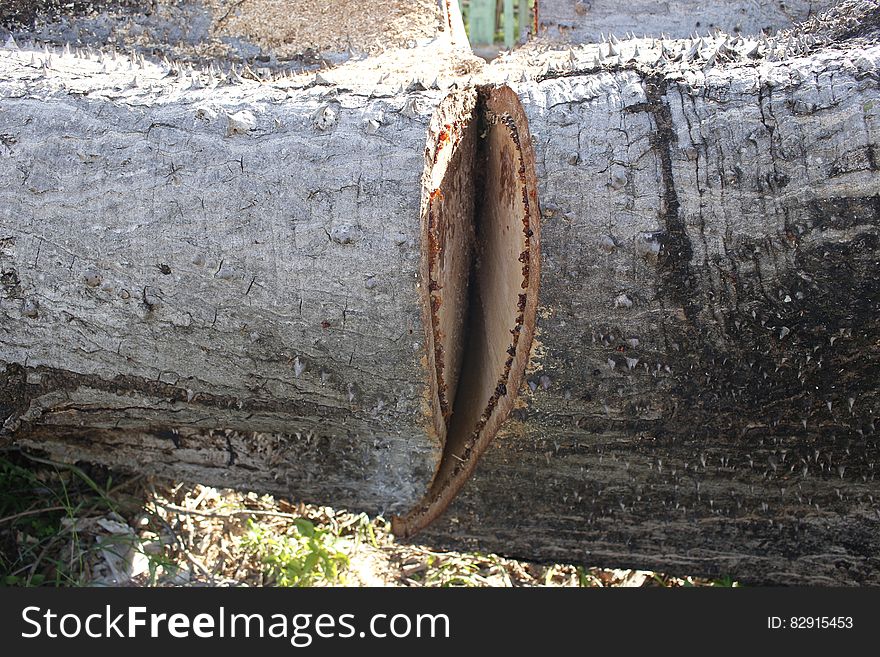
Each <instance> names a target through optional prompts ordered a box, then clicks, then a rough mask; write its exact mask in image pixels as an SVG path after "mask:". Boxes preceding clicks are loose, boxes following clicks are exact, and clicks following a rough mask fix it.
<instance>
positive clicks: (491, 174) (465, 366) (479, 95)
mask: <svg viewBox="0 0 880 657" xmlns="http://www.w3.org/2000/svg"><path fill="white" fill-rule="evenodd" d="M425 159H426V166H425V175H424V177H423V188H424V189H423V202H422V237H423V249H422V278H423V285H424V289H425V294H424V314H425V326H426V331H427V333H428V334H427V336H426V338H427V344H428V345H429V349H428V352H429V354H428V358H429V363H430V368H429V369H430V370H431V372H432V376H433V381H432V384H433V385H432V391H433V395H432V397H433V399H432V401H433V406H434V408H433V411H434V425H435V429H436V431H437V434H438V435H439V436H440V437H441V440H442V442H443V446H444V447H443V457H442V459H441V461H440V463H439V466H438V468H437V471H436V473H435V476H434V479H433V482H432V485H431V487H430V489H429V491H428V493H427V495H426V496H425V498H424V499H423V500H422V501H421V503H420V504H419V505H418V506H417V507H416V508H415V509H413V510H412V511H410V513H408V514H407V515H405V516H403V517H398V518H394V519H393V527H394V531H395V533H397V534H398V535H403V536H410V535H412V534H414V533H415V532H417V531H418V530H420V529H421V528H423V527H425V526H427V525H428V524H429V523H430V522H431V521H432V520H434V519H435V518H436V517H437V516H439V515H440V514H441V513H442V512H443V510H444V509H445V508H446V507H447V506H448V504H449V503H450V502H451V501H452V499H453V498H454V497H455V495H456V493H457V492H458V491H459V490H460V489H461V487H462V486H463V485H464V484H465V482H466V481H467V479H468V477H469V476H470V475H471V473H472V472H473V470H474V468H475V467H476V464H477V461H478V459H479V457H480V455H481V454H482V453H483V452H484V451H485V449H486V448H487V447H488V445H489V443H490V442H491V441H492V439H493V437H494V436H495V434H496V433H497V432H498V429H499V428H500V426H501V424H502V423H503V422H504V420H505V418H506V417H507V415H508V414H509V413H510V411H511V409H512V408H513V404H514V401H515V399H516V394H517V391H518V390H519V387H520V384H521V382H522V378H523V374H524V372H525V368H526V364H527V363H528V359H529V350H530V348H531V344H532V338H533V336H534V328H535V316H536V311H537V302H538V284H539V278H540V239H539V233H540V230H539V229H540V227H539V216H540V212H539V210H538V198H537V180H536V176H535V157H534V151H533V149H532V143H531V136H530V133H529V129H528V122H527V120H526V117H525V113H524V111H523V109H522V106H521V105H520V102H519V99H518V98H517V96H516V94H515V93H514V92H513V91H512V90H511V89H510V88H509V87H505V86H501V87H495V86H483V87H479V88H477V89H476V90H465V91H460V92H455V93H453V94H451V95H450V96H449V97H447V98H446V100H445V101H444V102H443V103H442V104H441V105H440V107H439V108H438V110H437V113H436V115H435V117H434V121H433V122H432V126H431V130H430V134H429V139H428V147H427V149H426V153H425Z"/></svg>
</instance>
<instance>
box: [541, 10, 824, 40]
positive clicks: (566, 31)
mask: <svg viewBox="0 0 880 657" xmlns="http://www.w3.org/2000/svg"><path fill="white" fill-rule="evenodd" d="M834 4H835V0H785V2H742V1H741V2H730V0H716V1H712V0H629V1H628V2H620V0H540V1H539V2H538V36H539V37H540V38H542V39H545V40H550V41H562V42H565V43H598V42H599V41H601V40H602V39H603V36H604V37H606V38H607V37H608V36H609V35H610V34H612V33H613V34H616V35H617V36H618V37H620V38H623V35H625V34H630V33H631V32H632V33H635V34H636V35H638V36H642V35H645V34H647V35H648V36H656V37H659V36H661V35H665V36H667V37H670V38H673V39H676V38H687V37H689V36H691V35H692V34H694V33H695V32H696V33H698V34H706V33H707V32H709V31H712V30H723V31H724V32H727V33H728V34H739V33H742V34H758V33H759V32H761V31H762V30H763V31H764V32H766V33H768V34H772V33H774V32H776V31H777V30H782V29H785V28H788V27H790V26H791V25H793V24H794V23H799V22H801V21H804V20H806V19H807V18H809V17H811V16H813V15H815V14H817V13H821V12H822V11H825V10H826V9H828V8H829V7H831V6H832V5H834Z"/></svg>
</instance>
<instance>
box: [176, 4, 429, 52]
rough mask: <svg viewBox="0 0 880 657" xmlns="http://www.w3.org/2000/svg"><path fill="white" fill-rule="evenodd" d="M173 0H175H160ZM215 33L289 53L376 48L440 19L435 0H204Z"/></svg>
mask: <svg viewBox="0 0 880 657" xmlns="http://www.w3.org/2000/svg"><path fill="white" fill-rule="evenodd" d="M162 1H163V2H173V0H162ZM205 4H206V6H208V7H209V8H210V9H211V10H212V12H213V14H214V31H215V33H216V34H217V35H221V36H230V37H239V38H246V39H248V40H249V41H252V42H253V43H255V44H257V45H259V46H261V47H263V48H264V49H266V50H273V51H275V53H276V54H277V55H278V56H279V57H285V56H287V57H289V56H291V55H294V54H299V53H302V52H305V51H307V50H314V51H318V52H324V51H335V52H344V51H346V50H352V51H354V52H364V53H375V52H379V51H382V50H387V49H389V48H401V47H414V46H415V45H417V43H418V42H419V41H423V40H425V39H432V38H434V36H435V35H436V33H437V30H438V28H439V27H440V26H441V25H442V21H441V15H440V10H439V6H438V4H437V2H436V1H435V0H334V1H333V2H314V1H313V0H205Z"/></svg>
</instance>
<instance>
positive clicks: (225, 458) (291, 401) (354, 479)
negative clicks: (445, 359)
mask: <svg viewBox="0 0 880 657" xmlns="http://www.w3.org/2000/svg"><path fill="white" fill-rule="evenodd" d="M31 56H32V53H27V52H23V51H22V52H12V51H7V52H5V53H4V54H3V64H2V65H3V67H4V77H3V81H2V82H0V85H2V87H0V95H2V97H3V98H4V100H3V103H2V107H0V126H2V127H0V133H2V134H3V139H4V141H3V147H2V148H3V155H4V156H3V157H2V158H0V178H2V180H3V181H4V182H3V185H2V187H0V207H2V210H0V235H2V242H0V244H2V249H0V253H2V256H0V258H2V271H3V274H2V276H3V278H2V280H3V294H2V300H0V313H2V338H0V341H2V352H0V353H2V357H0V358H2V361H3V362H2V365H0V368H2V369H3V370H5V377H4V380H3V383H2V389H3V394H2V404H3V412H2V416H3V419H4V420H6V424H5V429H6V430H15V429H17V428H19V427H21V426H24V427H28V426H33V425H41V426H43V427H50V426H52V427H54V430H53V431H52V434H53V435H54V436H55V437H56V439H57V438H59V437H63V436H64V435H65V431H66V430H68V429H69V430H71V431H72V432H73V433H72V434H70V436H71V440H70V442H69V444H68V448H69V449H70V452H69V456H70V457H71V458H86V459H87V458H95V459H97V460H102V461H109V462H110V463H111V464H120V465H122V464H126V463H128V464H130V463H132V462H137V463H139V464H141V465H143V466H144V467H145V468H146V469H147V470H149V471H154V472H157V471H163V469H164V468H165V467H166V465H167V463H166V462H167V461H168V460H169V458H173V460H174V461H175V462H177V463H178V466H168V467H171V469H172V470H174V469H175V467H177V469H181V470H182V471H183V472H188V471H192V472H195V470H194V468H196V466H197V465H198V466H200V467H204V468H207V470H206V471H205V473H204V474H205V476H206V477H207V479H208V480H209V481H215V482H218V483H222V482H223V481H227V482H230V483H232V482H234V483H236V484H237V485H252V486H254V487H255V488H265V487H267V486H270V487H280V488H288V487H289V488H290V490H297V489H302V490H303V492H304V493H305V494H306V495H308V496H309V497H315V498H322V497H323V498H326V499H336V498H338V499H340V501H341V502H344V503H346V504H353V505H355V506H366V507H369V508H372V509H373V510H383V509H384V510H388V509H405V508H408V507H409V506H410V505H412V503H414V501H415V500H417V499H418V497H419V496H420V495H421V494H422V493H423V491H424V490H425V488H426V487H427V484H428V483H429V482H430V479H431V476H432V475H433V471H434V468H435V466H436V459H437V456H438V455H437V451H438V450H439V449H440V447H441V446H440V445H439V444H437V440H436V436H434V433H433V429H432V428H431V426H430V424H431V423H430V417H429V415H428V414H427V413H426V412H425V406H426V404H427V395H428V392H427V389H426V386H427V385H428V381H429V377H428V375H427V370H426V365H425V362H424V350H423V345H424V335H423V334H424V330H423V326H422V322H421V316H420V311H421V302H420V297H419V290H418V283H419V280H418V274H419V263H420V259H419V244H420V234H419V223H418V221H417V220H414V218H416V219H417V217H418V216H419V204H420V197H421V176H422V172H423V155H422V153H423V149H424V147H425V139H426V135H427V134H428V120H429V119H430V116H431V108H432V107H433V105H435V104H436V102H437V101H438V100H439V98H440V97H442V93H441V92H439V91H423V92H418V93H415V92H414V93H412V94H410V95H409V96H401V97H387V98H371V97H368V95H364V94H359V93H355V92H352V93H345V92H339V91H338V90H336V89H333V90H330V89H328V88H327V87H322V86H314V85H313V86H310V87H309V88H305V89H296V88H294V87H293V86H290V85H289V86H288V88H287V89H285V88H283V87H281V86H277V85H276V86H274V87H266V86H263V87H261V86H260V85H258V84H255V83H247V82H242V83H238V84H236V85H234V86H230V85H227V86H220V87H217V86H214V87H213V88H204V89H194V88H192V86H191V85H192V78H190V77H188V76H185V75H182V76H181V79H180V80H178V81H177V83H175V82H171V81H166V80H165V79H163V77H162V76H164V75H165V73H166V71H164V70H161V69H159V68H158V67H154V66H152V65H150V64H146V65H145V67H144V68H143V69H141V68H138V67H135V70H134V71H132V72H129V71H128V70H127V69H128V67H129V64H128V63H127V62H123V61H122V60H121V59H120V60H119V61H118V62H112V60H110V58H109V57H108V61H107V62H106V63H103V64H102V63H99V62H98V61H95V60H89V62H88V65H87V64H86V63H85V62H83V61H82V60H77V59H76V58H75V57H74V56H72V55H63V54H56V55H55V57H54V59H55V61H54V63H52V64H51V66H52V67H53V68H51V69H49V70H48V72H47V73H46V74H45V75H44V74H43V73H42V72H41V71H42V69H41V68H40V67H39V66H31V65H30V64H29V61H30V58H31ZM41 57H42V58H43V59H47V58H48V56H45V55H42V56H41ZM65 67H70V68H69V69H67V68H65ZM89 67H91V68H92V69H94V70H93V72H92V74H91V75H89V76H87V77H85V78H82V79H81V80H80V82H81V84H83V85H84V86H85V87H87V89H84V91H83V92H77V89H76V86H77V83H76V82H71V83H70V84H68V81H69V80H68V75H69V71H70V70H75V71H79V72H83V71H84V70H86V71H87V70H88V68H89ZM101 67H106V68H108V73H100V72H98V71H99V70H100V68H101ZM117 69H119V70H117ZM196 77H198V76H196ZM135 78H137V81H136V86H134V83H133V82H132V81H133V80H134V79H135ZM215 82H216V81H215ZM328 92H329V93H328ZM7 417H8V418H9V419H8V420H7V419H6V418H7ZM61 427H64V428H65V430H64V431H61ZM77 427H84V428H89V429H96V430H99V431H100V432H101V433H100V439H99V438H95V437H93V436H89V435H87V434H86V433H84V432H78V431H76V428H77ZM200 428H211V429H217V428H224V429H239V430H247V431H261V432H283V433H285V434H287V435H288V437H286V438H283V439H282V438H269V437H266V438H265V439H264V438H255V439H254V440H253V441H252V442H251V443H247V444H245V443H241V444H237V443H236V441H235V440H232V439H230V440H226V439H222V440H216V441H208V442H207V443H203V442H202V441H201V440H200V439H197V438H193V437H191V434H192V433H194V432H196V431H198V430H199V429H200ZM171 429H173V430H174V431H175V432H176V433H172V432H171V431H169V430H171ZM44 431H45V429H44ZM38 434H39V431H38V432H37V434H35V435H38ZM61 441H62V442H63V441H64V439H63V438H61ZM108 443H109V445H112V446H113V449H112V451H110V452H109V453H108V452H107V450H108V446H109V445H108ZM29 444H30V445H39V444H41V439H40V438H36V437H35V438H32V439H31V442H30V443H29ZM172 451H173V452H174V456H173V457H169V456H168V454H169V453H170V452H172ZM318 455H320V456H318ZM228 467H230V468H232V469H234V470H236V472H237V474H235V475H228V474H226V473H225V470H226V469H227V468H228ZM215 468H216V471H215V470H214V469H215ZM199 476H202V475H201V473H200V474H199Z"/></svg>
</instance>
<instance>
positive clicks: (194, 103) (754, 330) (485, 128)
mask: <svg viewBox="0 0 880 657" xmlns="http://www.w3.org/2000/svg"><path fill="white" fill-rule="evenodd" d="M434 56H435V58H436V59H437V60H438V61H442V62H445V63H443V65H439V64H438V65H435V64H433V63H432V64H423V65H422V68H421V69H419V71H418V75H417V77H418V79H417V80H415V81H414V80H413V75H414V74H413V70H412V69H411V68H410V69H407V67H405V66H397V67H396V68H395V62H394V60H393V58H392V59H387V60H385V61H384V63H382V62H380V63H369V62H367V63H363V64H350V65H347V66H345V67H340V68H338V69H335V70H334V71H331V72H329V73H327V72H325V73H321V74H319V75H317V76H312V77H310V78H308V80H307V81H305V80H304V79H303V78H297V79H294V80H281V81H275V82H272V83H264V84H257V83H253V82H250V81H248V80H242V81H237V82H236V83H235V84H233V85H223V86H216V80H213V81H212V79H211V78H210V77H209V76H204V75H201V74H199V75H194V74H193V73H191V72H188V71H186V70H185V69H174V70H173V71H171V70H168V69H155V68H153V67H152V66H151V65H148V64H147V65H145V67H144V68H141V67H139V66H135V67H134V70H131V71H130V70H129V64H128V63H127V62H124V63H122V64H121V65H119V64H118V62H113V60H112V58H110V59H109V60H108V61H106V62H100V61H95V59H94V58H92V59H88V60H83V59H77V58H76V57H75V56H74V55H69V56H68V55H63V54H58V53H56V54H55V55H54V58H53V61H52V62H49V63H48V65H47V62H46V61H45V56H44V55H39V54H38V55H35V56H34V57H35V61H34V62H33V63H30V57H31V53H22V52H18V51H16V52H9V53H5V54H4V55H3V58H2V59H0V67H2V69H0V70H2V74H0V95H2V97H3V98H4V100H3V104H2V106H0V132H2V133H3V135H4V136H3V144H4V146H3V148H4V157H3V158H2V159H0V179H2V180H3V181H4V186H3V187H2V191H0V207H2V210H0V230H2V234H0V237H2V240H3V241H2V242H0V244H2V249H0V253H2V259H3V260H2V267H3V285H4V294H3V298H2V299H0V313H2V315H0V316H2V328H3V330H2V333H0V367H2V368H4V371H5V379H3V382H2V384H0V404H2V406H3V407H4V412H3V417H4V418H7V419H6V420H5V425H4V431H5V433H6V435H7V436H9V437H11V439H13V440H16V441H17V442H18V443H19V444H20V445H22V446H25V447H27V448H32V449H41V450H44V451H47V452H49V453H51V454H53V455H55V456H56V457H59V458H67V459H85V460H94V461H98V462H103V463H107V464H109V465H116V466H124V467H129V468H137V469H141V470H143V471H147V472H156V473H161V474H164V475H166V476H179V477H183V478H186V479H195V480H200V481H205V482H209V483H217V484H223V485H230V486H243V487H249V488H253V489H257V490H267V491H273V492H281V493H285V494H290V495H293V496H297V497H300V498H306V499H312V500H317V501H322V502H326V503H332V504H336V505H349V506H353V507H357V508H363V509H367V510H371V511H377V510H378V511H393V512H396V513H397V514H398V516H397V517H396V519H395V527H396V530H397V531H398V532H399V533H400V534H402V535H412V534H414V533H416V532H419V531H423V533H422V534H420V535H419V536H420V540H422V538H421V537H423V536H427V537H429V538H431V539H432V540H434V541H436V542H438V543H445V544H451V545H462V544H476V545H478V546H479V547H480V548H481V549H484V550H487V549H488V550H496V551H500V552H503V553H506V554H511V555H516V556H524V557H528V558H533V559H565V560H576V561H584V562H589V563H593V564H603V563H605V564H612V563H613V564H616V565H620V564H628V565H637V566H638V565H641V566H646V567H652V568H657V569H663V570H666V571H671V572H690V573H694V574H697V573H707V574H711V573H720V574H728V575H734V576H738V577H744V578H750V579H754V580H760V581H792V580H794V579H799V580H801V581H807V580H812V581H828V582H830V581H832V580H833V581H835V582H839V583H840V582H864V581H877V580H878V573H880V569H878V561H877V556H876V555H877V554H878V548H880V545H878V543H880V538H878V536H880V532H878V531H877V530H878V520H880V514H878V507H877V503H876V501H875V500H876V498H877V495H878V494H880V491H878V485H877V483H876V481H875V472H874V469H875V463H876V461H877V456H878V447H877V440H876V435H875V426H874V421H875V418H876V417H877V415H878V408H880V400H878V385H877V382H878V377H877V373H878V372H877V370H878V365H877V364H878V353H877V352H878V349H880V347H878V345H880V335H878V326H877V322H876V317H877V312H878V305H880V294H878V290H880V285H878V283H877V281H876V276H875V272H876V266H877V253H878V247H880V244H878V225H877V224H878V218H880V201H878V196H877V189H878V188H877V181H878V174H877V168H878V166H877V162H878V157H880V153H878V132H877V131H878V127H877V126H878V116H880V115H878V112H880V93H878V84H877V82H878V73H877V71H878V61H880V46H878V45H877V43H876V39H875V38H874V37H871V36H870V35H869V36H868V37H865V38H858V39H851V40H840V41H837V42H835V43H834V47H833V48H826V47H822V45H821V40H820V41H819V42H817V41H816V39H815V38H813V37H809V38H808V36H801V37H800V39H799V40H794V41H791V40H789V41H787V42H777V41H772V42H768V41H766V40H762V39H758V40H751V39H739V40H730V39H727V38H726V37H716V38H707V39H701V40H698V41H695V42H692V41H674V42H673V41H652V40H639V41H631V42H618V43H611V44H604V45H602V46H595V45H593V46H585V47H583V48H579V49H577V50H575V51H570V52H550V53H542V54H539V53H537V52H534V51H525V52H524V53H521V54H517V55H513V56H510V57H507V58H503V59H502V60H500V61H499V62H497V63H494V64H493V65H492V66H490V67H486V68H485V69H483V70H480V69H479V67H478V66H476V65H475V64H474V63H473V62H472V61H471V60H469V59H467V58H466V57H462V56H453V55H452V54H451V52H445V54H444V53H439V54H438V53H434ZM421 59H422V60H423V61H425V60H429V59H430V58H429V57H423V58H421ZM398 64H399V63H398ZM103 67H106V68H107V69H108V70H107V71H106V72H103V71H102V68H103ZM120 68H121V69H122V70H119V69H120ZM168 74H170V75H168ZM134 76H140V79H139V80H137V81H135V82H134V83H132V78H133V77H134ZM468 76H472V77H470V78H468ZM453 81H455V83H456V87H457V88H455V89H453V88H450V85H451V84H452V83H453ZM500 83H507V84H508V85H509V86H510V89H507V88H505V87H501V86H497V85H498V84H500ZM206 86H207V87H209V89H205V88H199V87H206ZM434 87H436V88H434ZM517 96H518V99H517ZM520 101H521V103H522V105H521V107H520ZM539 201H540V207H539ZM539 217H540V220H539ZM539 273H540V280H539ZM539 282H540V289H538V287H537V286H538V284H539ZM533 333H534V335H535V338H534V344H532V334H533ZM529 354H530V361H529V362H528V364H527V362H526V360H527V356H528V355H529ZM508 415H509V417H508ZM499 427H501V430H500V433H499V434H498V435H497V436H495V431H496V430H497V429H498V428H499ZM207 430H215V431H213V432H211V433H206V431H207ZM221 430H222V431H221ZM493 437H494V442H492V440H493ZM490 442H491V443H492V444H491V446H489V445H490ZM487 448H488V449H487ZM484 452H485V455H484V456H483V458H482V460H479V459H480V456H481V455H483V453H484ZM468 479H470V481H468ZM466 481H467V484H465V482H466ZM462 486H463V487H464V488H463V490H461V489H462ZM459 490H461V493H459ZM456 494H458V497H457V498H456V497H455V496H456ZM453 499H454V501H453ZM450 501H452V507H451V508H450V509H449V510H448V511H447V512H446V514H445V515H442V516H440V514H441V513H442V512H443V510H444V509H445V508H446V505H447V504H449V503H450ZM438 516H440V519H439V520H437V521H436V522H434V524H431V523H432V521H435V519H437V518H438ZM426 526H427V527H428V528H427V529H425V527H426Z"/></svg>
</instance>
